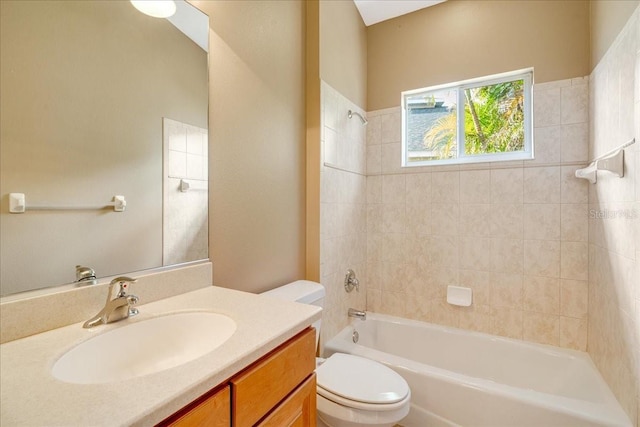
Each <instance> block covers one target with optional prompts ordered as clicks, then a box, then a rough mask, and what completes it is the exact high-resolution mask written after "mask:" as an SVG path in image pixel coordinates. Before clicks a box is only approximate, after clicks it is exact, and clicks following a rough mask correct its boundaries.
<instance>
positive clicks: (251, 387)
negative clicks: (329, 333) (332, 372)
mask: <svg viewBox="0 0 640 427" xmlns="http://www.w3.org/2000/svg"><path fill="white" fill-rule="evenodd" d="M315 345H316V332H315V329H313V328H309V329H307V330H305V331H303V332H301V333H300V334H298V335H297V336H296V337H294V338H292V339H291V340H289V341H288V342H287V343H285V344H283V345H282V346H281V347H280V348H278V349H276V350H275V351H274V352H273V353H271V354H269V355H267V356H266V357H265V358H264V359H262V360H260V361H258V362H256V363H255V364H254V365H252V366H251V367H249V368H248V369H247V370H246V371H244V372H242V373H240V374H239V375H237V376H235V377H234V378H233V379H232V380H231V388H232V396H233V397H232V402H231V404H232V414H233V425H234V427H248V426H253V425H254V424H255V423H256V422H258V420H260V419H261V418H262V417H264V416H265V415H266V414H267V413H268V412H269V411H270V410H271V409H272V408H273V407H275V406H276V405H277V404H278V403H279V402H280V401H281V400H282V399H284V398H285V397H286V396H287V395H288V394H289V393H291V391H292V390H294V389H295V388H296V387H297V386H298V385H299V384H300V383H302V382H303V381H304V380H305V379H306V378H307V377H308V376H309V375H310V374H311V373H312V372H313V370H314V369H315V367H316V362H315Z"/></svg>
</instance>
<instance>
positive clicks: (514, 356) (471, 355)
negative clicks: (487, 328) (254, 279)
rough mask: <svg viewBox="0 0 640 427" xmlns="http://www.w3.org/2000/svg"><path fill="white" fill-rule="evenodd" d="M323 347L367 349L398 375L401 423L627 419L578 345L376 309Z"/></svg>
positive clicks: (495, 426)
mask: <svg viewBox="0 0 640 427" xmlns="http://www.w3.org/2000/svg"><path fill="white" fill-rule="evenodd" d="M354 330H355V331H357V332H358V334H359V340H358V343H357V344H355V343H354V342H353V338H352V335H353V332H354ZM324 352H325V355H326V356H329V355H330V354H332V353H335V352H342V353H351V354H356V355H360V356H364V357H368V358H370V359H374V360H377V361H380V362H382V363H384V364H385V365H387V366H389V367H391V368H392V369H394V370H395V371H396V372H398V373H399V374H400V375H402V376H403V377H404V378H405V379H406V380H407V382H408V383H409V386H410V387H411V394H412V402H411V412H410V414H409V415H408V416H407V418H405V419H404V420H403V421H402V422H401V423H400V424H401V425H403V426H405V427H425V426H428V427H436V426H458V425H460V426H491V427H499V426H509V427H512V426H518V427H519V426H535V427H541V426H544V427H547V426H562V427H568V426H631V422H630V421H629V419H628V417H627V416H626V414H625V413H624V411H623V410H622V408H621V407H620V405H619V404H618V402H617V400H616V399H615V397H614V396H613V394H612V393H611V391H610V390H609V388H608V387H607V385H606V383H605V382H604V380H603V379H602V377H601V376H600V374H599V373H598V370H597V369H596V367H595V366H594V364H593V362H592V361H591V359H590V358H589V356H588V355H587V354H586V353H583V352H578V351H572V350H565V349H561V348H556V347H551V346H545V345H538V344H531V343H526V342H522V341H518V340H512V339H507V338H501V337H496V336H493V335H487V334H482V333H476V332H470V331H464V330H460V329H455V328H449V327H445V326H438V325H433V324H430V323H424V322H417V321H412V320H407V319H401V318H397V317H392V316H387V315H382V314H376V313H367V320H366V321H360V320H354V321H353V322H352V323H351V326H349V327H347V328H345V329H344V330H342V331H341V332H340V333H339V334H338V335H337V336H335V337H334V338H333V339H331V340H330V341H329V342H328V343H326V345H325V350H324Z"/></svg>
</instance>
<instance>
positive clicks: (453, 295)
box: [447, 286, 473, 307]
mask: <svg viewBox="0 0 640 427" xmlns="http://www.w3.org/2000/svg"><path fill="white" fill-rule="evenodd" d="M472 295H473V291H472V290H471V288H463V287H462V286H447V302H448V303H449V304H451V305H457V306H460V307H469V306H470V305H471V299H472Z"/></svg>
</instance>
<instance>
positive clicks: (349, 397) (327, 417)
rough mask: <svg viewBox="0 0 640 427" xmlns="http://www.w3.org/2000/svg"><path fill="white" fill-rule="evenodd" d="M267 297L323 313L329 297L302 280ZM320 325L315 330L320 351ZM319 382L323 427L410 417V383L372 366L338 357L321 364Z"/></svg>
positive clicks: (359, 426) (357, 426)
mask: <svg viewBox="0 0 640 427" xmlns="http://www.w3.org/2000/svg"><path fill="white" fill-rule="evenodd" d="M262 295H266V296H268V297H271V298H277V299H281V300H288V301H296V302H300V303H303V304H311V305H317V306H319V307H322V306H323V302H324V295H325V292H324V287H323V286H322V285H321V284H319V283H315V282H310V281H307V280H299V281H297V282H293V283H289V284H288V285H284V286H281V287H279V288H276V289H273V290H270V291H267V292H265V293H263V294H262ZM345 316H346V313H345ZM320 323H321V322H320V321H317V322H316V323H314V325H313V326H314V327H315V328H316V346H317V344H318V337H319V333H320ZM316 380H317V407H318V426H320V427H323V426H328V427H364V426H370V427H391V426H393V425H395V424H396V423H397V422H399V421H400V420H402V419H403V418H404V417H406V416H407V414H408V413H409V405H410V401H411V390H410V389H409V385H408V384H407V382H406V381H405V380H404V378H402V377H401V376H400V375H399V374H397V373H396V372H394V371H393V370H391V369H389V368H387V367H386V366H384V365H382V364H381V363H378V362H375V361H373V360H369V359H366V358H363V357H359V356H353V355H350V354H342V353H335V354H333V355H331V357H329V358H328V359H326V360H325V361H322V359H318V363H317V368H316Z"/></svg>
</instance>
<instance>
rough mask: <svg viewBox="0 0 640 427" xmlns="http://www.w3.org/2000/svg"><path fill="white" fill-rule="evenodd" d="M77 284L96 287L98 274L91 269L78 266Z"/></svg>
mask: <svg viewBox="0 0 640 427" xmlns="http://www.w3.org/2000/svg"><path fill="white" fill-rule="evenodd" d="M76 283H81V284H85V285H95V284H97V283H98V279H97V278H96V272H95V271H94V270H93V268H91V267H85V266H84V265H76Z"/></svg>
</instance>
